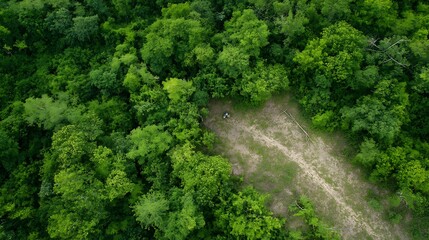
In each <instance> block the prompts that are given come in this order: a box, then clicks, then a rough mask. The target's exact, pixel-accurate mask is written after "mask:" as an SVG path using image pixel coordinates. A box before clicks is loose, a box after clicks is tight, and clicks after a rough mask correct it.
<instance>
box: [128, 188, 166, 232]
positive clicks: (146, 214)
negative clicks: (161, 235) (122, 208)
mask: <svg viewBox="0 0 429 240" xmlns="http://www.w3.org/2000/svg"><path fill="white" fill-rule="evenodd" d="M168 210H169V202H168V200H166V199H165V196H164V195H163V194H162V193H160V192H151V193H148V194H146V195H144V196H143V197H141V198H140V200H139V202H138V203H137V205H136V206H135V207H134V212H135V215H136V217H137V221H139V222H140V223H141V224H142V225H143V226H144V227H150V226H156V227H158V228H163V227H164V226H163V225H164V221H165V218H166V217H167V216H168Z"/></svg>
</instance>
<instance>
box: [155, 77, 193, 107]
mask: <svg viewBox="0 0 429 240" xmlns="http://www.w3.org/2000/svg"><path fill="white" fill-rule="evenodd" d="M162 84H163V85H164V90H166V91H167V92H168V97H169V98H170V100H171V101H172V102H173V103H174V102H179V101H183V102H185V101H186V100H187V99H188V98H189V97H190V96H191V94H192V93H193V92H194V91H195V88H194V87H193V86H192V82H187V81H184V80H181V79H177V78H170V79H169V80H168V81H165V82H163V83H162Z"/></svg>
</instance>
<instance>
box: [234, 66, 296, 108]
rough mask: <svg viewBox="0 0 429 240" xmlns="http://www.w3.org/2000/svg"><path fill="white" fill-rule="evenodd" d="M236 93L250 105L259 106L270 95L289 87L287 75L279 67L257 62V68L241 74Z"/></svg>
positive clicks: (281, 67)
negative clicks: (241, 77)
mask: <svg viewBox="0 0 429 240" xmlns="http://www.w3.org/2000/svg"><path fill="white" fill-rule="evenodd" d="M237 85H238V86H234V87H235V88H237V90H236V91H239V94H240V95H241V96H243V97H244V98H245V99H248V100H250V102H251V103H252V104H261V103H262V102H264V101H266V100H267V99H268V98H269V97H271V94H272V93H276V92H280V91H284V90H286V89H288V87H289V80H288V78H287V73H286V71H285V70H284V68H283V66H281V65H273V66H266V65H264V64H263V63H262V62H258V64H257V67H256V68H255V69H254V70H252V71H248V72H245V73H244V74H243V79H242V80H241V81H238V82H237Z"/></svg>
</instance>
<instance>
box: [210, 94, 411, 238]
mask: <svg viewBox="0 0 429 240" xmlns="http://www.w3.org/2000/svg"><path fill="white" fill-rule="evenodd" d="M209 111H210V114H209V116H208V117H207V119H206V120H205V122H204V124H205V125H206V126H207V128H209V129H211V130H213V131H214V132H215V133H216V134H217V135H218V137H219V140H220V141H219V144H218V145H217V146H216V149H215V150H216V152H217V153H219V154H221V155H223V156H225V157H227V158H228V159H230V161H231V164H232V166H233V173H234V174H236V175H241V176H243V177H244V182H245V184H250V185H253V186H254V187H255V188H256V189H258V190H259V191H261V192H264V193H269V194H270V195H271V201H270V207H271V210H272V211H273V212H274V213H276V214H278V215H282V216H285V217H288V211H287V207H288V205H290V204H291V203H292V202H293V201H294V200H295V199H296V197H297V195H300V194H305V195H307V196H308V197H309V198H310V199H311V200H312V202H313V203H314V204H315V208H316V211H317V212H318V213H319V215H320V216H321V217H322V219H323V220H325V221H326V222H327V223H329V224H331V225H332V226H335V230H336V231H338V232H340V234H341V235H342V237H343V238H344V239H389V240H390V239H409V237H408V236H407V235H406V234H405V231H404V230H402V228H401V226H400V225H394V224H392V223H390V222H388V221H386V220H385V219H384V218H383V215H382V213H381V212H377V211H375V210H374V209H373V208H372V207H371V206H370V205H369V204H368V199H367V195H368V192H370V191H376V192H379V193H380V192H382V191H381V190H380V189H377V188H376V187H374V186H373V185H371V184H370V183H368V181H366V180H365V179H364V177H363V175H362V174H361V173H360V171H359V169H358V168H357V167H355V166H353V165H352V164H350V163H348V162H347V161H346V157H345V156H344V155H343V154H342V153H343V149H344V148H345V145H346V144H345V142H344V141H343V140H342V139H341V137H334V136H333V135H332V134H331V135H329V134H324V135H326V136H317V135H316V134H313V133H312V132H311V131H308V129H309V128H308V127H307V126H305V124H303V122H302V119H301V116H300V115H299V111H298V108H297V105H296V104H295V103H293V102H292V101H291V100H290V99H289V97H283V98H281V99H279V98H278V99H274V100H271V101H268V102H267V103H266V104H265V105H264V107H262V108H260V109H258V110H249V111H245V110H237V109H235V108H233V106H232V105H231V103H228V102H221V101H213V102H211V104H210V105H209ZM224 111H228V112H230V114H231V117H230V118H228V119H223V118H222V114H223V112H224ZM285 111H286V112H285ZM291 116H292V117H291ZM303 130H304V131H305V132H304V131H303ZM306 132H307V133H308V136H309V137H310V138H308V136H307V135H306Z"/></svg>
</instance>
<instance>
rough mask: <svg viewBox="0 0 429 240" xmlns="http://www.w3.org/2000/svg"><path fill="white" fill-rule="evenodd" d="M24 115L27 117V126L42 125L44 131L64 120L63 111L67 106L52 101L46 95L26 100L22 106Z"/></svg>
mask: <svg viewBox="0 0 429 240" xmlns="http://www.w3.org/2000/svg"><path fill="white" fill-rule="evenodd" d="M24 107H25V113H26V115H27V116H28V117H27V121H28V123H29V124H31V125H33V124H37V125H38V126H39V127H41V126H42V125H43V127H44V128H45V129H52V128H54V127H55V126H56V125H58V124H59V123H61V121H64V120H65V119H66V116H65V114H64V113H65V111H66V110H67V104H66V103H65V102H60V101H55V102H54V101H53V100H52V98H50V97H48V96H47V95H43V96H42V97H41V98H28V99H27V100H26V101H25V104H24Z"/></svg>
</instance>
